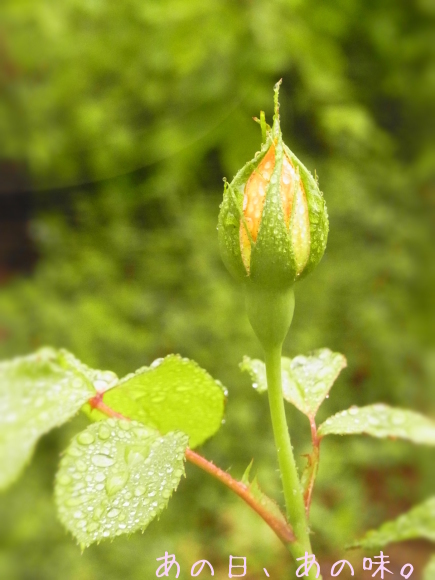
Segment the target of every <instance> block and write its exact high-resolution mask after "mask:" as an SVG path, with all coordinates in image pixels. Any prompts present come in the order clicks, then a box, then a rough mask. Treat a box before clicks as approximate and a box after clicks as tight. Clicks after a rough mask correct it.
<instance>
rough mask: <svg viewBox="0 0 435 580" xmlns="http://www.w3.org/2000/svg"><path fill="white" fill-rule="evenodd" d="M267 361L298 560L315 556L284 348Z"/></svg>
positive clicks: (275, 430) (269, 352)
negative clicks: (288, 403)
mask: <svg viewBox="0 0 435 580" xmlns="http://www.w3.org/2000/svg"><path fill="white" fill-rule="evenodd" d="M265 358H266V374H267V390H268V394H269V406H270V415H271V418H272V428H273V435H274V438H275V445H276V450H277V454H278V463H279V469H280V472H281V480H282V485H283V492H284V499H285V504H286V508H287V516H288V519H289V521H290V522H291V524H292V526H293V530H294V533H295V536H296V542H295V543H294V544H292V546H291V547H290V549H291V551H292V554H293V557H294V558H295V559H296V558H300V557H303V556H304V554H305V552H308V553H309V554H312V551H311V543H310V538H309V532H308V523H307V519H306V512H305V504H304V498H303V492H302V488H301V484H300V481H299V475H298V472H297V467H296V462H295V458H294V455H293V449H292V445H291V441H290V434H289V431H288V427H287V419H286V416H285V408H284V399H283V397H282V384H281V346H274V347H272V348H269V349H267V350H266V351H265ZM311 570H313V568H312V569H311ZM308 577H310V576H308ZM314 577H315V574H314V576H313V578H314Z"/></svg>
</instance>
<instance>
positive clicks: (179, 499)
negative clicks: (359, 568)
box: [0, 0, 435, 580]
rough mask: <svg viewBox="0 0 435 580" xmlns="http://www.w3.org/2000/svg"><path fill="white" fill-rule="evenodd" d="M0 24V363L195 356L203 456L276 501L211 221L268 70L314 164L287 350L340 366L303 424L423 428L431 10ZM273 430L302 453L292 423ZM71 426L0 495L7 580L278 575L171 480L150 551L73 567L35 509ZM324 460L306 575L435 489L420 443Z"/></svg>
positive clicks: (244, 335)
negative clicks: (172, 567)
mask: <svg viewBox="0 0 435 580" xmlns="http://www.w3.org/2000/svg"><path fill="white" fill-rule="evenodd" d="M0 15H1V20H0V22H1V24H0V59H1V61H2V64H3V66H2V67H1V70H0V88H1V92H2V98H1V100H0V132H1V134H2V144H1V146H0V147H1V149H0V157H1V158H2V159H6V160H12V161H14V162H18V163H20V164H21V165H22V167H23V171H26V172H27V174H28V175H29V177H30V179H31V181H32V187H33V191H34V194H33V195H34V200H35V216H34V219H33V220H32V224H31V233H32V236H33V239H34V240H35V243H36V244H37V247H38V251H39V256H40V258H39V261H38V264H37V266H36V268H35V270H34V272H33V273H32V275H31V276H29V277H22V278H16V279H15V280H13V281H11V282H9V283H8V284H7V285H4V286H3V287H2V288H1V291H0V326H1V336H2V342H1V343H0V354H1V356H2V357H8V356H12V355H15V354H24V353H26V352H29V351H32V350H35V349H36V348H37V347H39V346H41V345H44V344H50V345H53V346H55V347H66V348H68V349H69V350H71V351H72V352H74V353H75V354H76V355H77V356H78V357H79V358H80V359H82V360H83V361H84V362H86V363H87V364H89V365H90V366H93V367H96V368H108V369H112V370H114V371H115V372H117V373H118V374H120V375H123V374H125V373H127V372H130V371H132V370H134V369H136V368H138V367H140V366H143V365H148V364H149V363H150V362H151V361H152V360H153V359H155V358H156V357H158V356H165V355H166V354H168V353H171V352H179V353H181V354H182V355H183V356H188V357H189V358H193V359H195V360H197V361H198V363H199V364H200V365H201V366H202V367H204V368H206V369H207V370H208V371H209V372H210V373H211V374H212V375H213V376H214V377H216V378H218V379H220V380H221V381H222V382H223V383H224V384H225V385H227V386H228V388H229V403H228V407H227V422H226V425H225V427H224V428H223V429H222V430H221V431H220V433H219V435H218V436H217V438H216V439H215V440H214V441H212V442H211V443H208V444H207V445H206V446H205V448H204V453H205V454H206V455H207V456H209V457H212V458H214V459H215V460H216V462H217V463H219V464H221V465H222V466H223V467H227V466H229V465H231V466H232V473H233V474H234V475H236V476H239V477H240V476H241V474H242V473H243V470H244V468H245V467H246V465H247V464H248V463H249V461H250V459H251V458H252V457H255V458H256V463H255V464H254V465H257V466H261V469H260V473H259V477H260V483H261V484H262V486H263V487H264V488H265V490H266V491H268V492H269V493H270V494H272V495H275V496H276V497H277V499H278V500H280V499H281V498H280V497H279V494H278V495H276V494H277V484H276V472H275V469H276V465H275V457H274V450H273V445H272V438H271V433H270V428H269V420H268V415H267V413H268V411H267V403H266V401H265V400H264V399H260V398H257V397H256V395H255V393H253V392H252V389H250V388H249V382H248V379H247V378H246V377H244V375H242V374H241V373H240V371H239V369H238V363H239V362H240V361H241V360H242V357H243V355H245V354H248V355H249V356H252V357H259V356H260V355H261V352H260V349H259V346H258V344H257V343H256V341H255V340H254V337H253V335H252V333H251V331H250V329H249V326H248V322H247V319H246V316H245V313H244V308H243V298H242V295H241V293H240V292H239V290H238V289H237V288H236V287H235V285H233V283H232V281H231V280H230V278H229V276H228V275H227V273H226V271H225V270H224V268H223V266H222V264H221V262H220V258H219V256H218V251H217V240H216V231H215V228H216V220H217V212H218V204H219V203H220V200H221V197H222V177H223V176H226V177H228V178H229V179H231V178H232V176H233V175H234V173H235V172H236V170H237V169H238V168H239V167H241V166H242V165H243V164H244V163H245V162H246V161H247V160H248V159H249V158H251V157H252V156H253V154H254V152H255V151H256V150H257V149H258V148H259V145H260V135H259V129H258V127H257V126H256V125H255V123H253V122H252V120H251V117H252V116H254V115H258V113H259V111H260V109H265V110H266V114H267V115H268V116H269V119H270V116H271V112H272V87H273V85H274V83H275V82H276V81H277V80H278V79H279V78H281V77H282V78H283V85H282V91H281V95H280V100H281V115H282V129H283V135H284V139H285V141H286V143H288V145H289V146H290V148H291V149H292V150H293V151H294V152H295V153H296V154H297V155H298V157H299V158H300V159H302V160H303V162H304V164H305V165H307V167H309V168H310V169H311V170H314V169H315V170H316V171H317V174H318V176H319V181H320V186H321V189H322V190H323V192H324V195H325V198H326V201H327V205H328V210H329V215H330V236H329V244H328V248H327V252H326V255H325V257H324V259H323V261H322V263H321V265H320V266H319V268H318V269H317V270H316V272H315V273H314V274H313V275H312V276H310V277H309V278H308V279H307V280H306V281H303V282H301V283H300V284H298V286H297V288H296V301H297V306H296V314H295V319H294V323H293V326H292V331H291V334H290V337H289V339H288V342H287V346H286V352H285V354H287V355H289V356H292V357H293V356H295V355H297V354H299V353H306V352H307V351H309V350H311V349H317V348H320V347H324V346H327V347H329V348H331V349H332V350H334V351H338V352H342V353H344V354H345V355H346V357H347V359H348V369H347V370H346V371H344V372H343V374H342V376H341V377H340V379H339V380H338V382H337V385H336V386H335V387H334V389H333V390H332V392H331V397H330V399H329V400H328V401H327V402H326V403H325V404H324V407H323V408H322V411H321V413H320V419H323V418H325V417H326V416H327V415H328V414H332V413H333V412H336V411H338V410H340V409H342V408H347V407H349V406H350V405H351V404H357V405H360V406H362V405H367V404H371V403H373V402H375V401H382V402H384V403H387V404H390V405H397V406H402V407H409V408H413V409H414V410H416V411H419V412H423V413H425V414H426V415H432V416H433V415H434V413H435V388H434V384H435V350H434V344H433V322H434V301H433V288H434V286H435V267H434V265H433V263H434V252H433V247H434V246H433V244H434V241H435V240H434V231H435V228H434V221H435V172H434V169H433V168H434V166H435V142H434V140H433V134H434V130H435V127H434V123H435V121H434V119H435V98H434V95H435V45H434V43H433V34H434V20H435V9H434V6H433V4H432V3H431V2H430V0H419V1H417V2H413V3H411V2H407V3H397V2H394V1H393V0H386V1H384V2H372V1H367V0H331V1H330V2H328V3H324V2H319V1H316V0H306V1H305V2H301V1H300V0H271V1H267V2H266V1H261V0H251V1H247V0H238V1H237V2H235V1H233V0H220V1H218V2H203V1H200V0H159V1H157V0H124V1H123V2H107V1H106V2H105V1H104V0H89V1H88V2H84V1H83V0H63V1H62V2H54V1H53V0H38V2H35V1H34V0H2V3H1V7H0ZM289 418H290V422H291V424H292V428H293V431H294V435H293V437H294V440H295V444H296V445H297V446H298V451H300V453H303V452H305V451H306V450H307V438H306V430H305V428H306V424H305V421H304V418H303V417H299V416H298V414H297V413H296V412H291V411H290V412H289ZM79 424H80V426H82V427H83V426H84V425H85V419H84V418H78V419H76V420H75V421H74V422H73V423H71V424H70V425H69V426H67V427H66V428H64V429H62V430H61V431H60V432H59V433H57V434H53V435H50V436H48V437H47V438H46V439H45V440H44V441H43V442H42V443H41V444H40V446H39V451H38V454H37V457H36V458H35V461H34V463H33V465H32V467H30V468H29V469H28V470H27V472H26V474H25V476H24V477H23V479H22V480H21V482H20V483H19V485H18V486H17V487H16V488H15V489H14V490H12V491H11V492H10V493H9V495H7V496H6V495H5V496H2V497H1V498H0V520H1V521H2V527H1V530H0V538H1V542H2V545H3V549H2V551H1V552H0V571H1V575H2V576H4V577H7V578H8V579H9V580H15V579H19V580H21V579H24V578H27V577H28V576H29V575H31V577H32V578H44V580H47V579H48V580H51V579H53V580H54V579H56V580H57V578H59V577H60V576H62V577H63V578H65V580H69V579H73V578H74V580H77V579H78V578H80V579H87V578H92V579H99V578H105V579H111V578H119V577H121V576H122V577H123V578H126V579H128V578H135V577H139V575H140V576H141V577H148V576H150V575H151V576H153V575H154V573H155V569H156V567H157V566H156V562H155V558H157V557H159V556H162V555H163V553H164V551H165V550H168V551H169V552H171V551H175V553H176V554H177V556H178V559H179V561H180V563H181V564H184V574H185V576H184V577H186V578H187V577H189V572H190V566H191V565H192V563H193V562H194V561H196V560H198V559H200V558H208V559H210V560H211V561H212V562H214V563H215V564H216V568H218V569H220V570H221V572H222V574H225V575H226V574H227V558H228V554H230V553H232V554H236V553H238V554H241V555H246V556H247V557H248V565H250V567H251V568H250V569H251V571H252V572H253V573H258V577H262V575H263V572H262V568H263V567H266V568H267V569H268V570H269V573H271V575H272V574H273V571H275V572H276V574H278V575H279V571H280V570H282V569H283V566H285V565H288V561H287V556H286V554H285V553H283V550H282V548H281V546H280V545H279V544H278V542H277V541H275V540H274V539H273V538H272V537H271V536H270V535H269V532H268V530H265V528H264V525H263V523H262V522H261V521H257V519H256V516H255V515H251V514H249V513H247V509H246V508H245V506H244V505H241V504H240V503H239V502H238V500H237V499H233V498H232V497H230V496H229V493H227V491H226V490H223V489H221V488H220V487H219V485H218V484H216V483H214V482H210V481H209V480H208V479H207V478H206V476H203V475H202V474H201V473H198V472H197V471H196V470H195V468H193V467H189V466H188V467H187V475H188V480H187V481H186V482H184V483H182V484H181V486H180V491H179V493H178V494H177V495H176V496H175V497H174V499H173V501H172V502H171V506H170V509H169V510H168V511H167V512H165V514H164V515H163V517H162V520H161V521H160V523H154V524H152V526H151V527H150V528H149V530H147V532H146V535H145V536H143V537H142V536H140V535H138V534H136V535H134V536H133V537H132V538H131V540H127V539H119V540H117V541H116V542H115V543H113V544H109V545H106V544H102V545H101V546H100V547H92V548H91V549H89V550H88V551H87V552H85V554H84V556H82V557H81V558H80V557H79V555H78V552H77V548H76V546H75V545H74V543H73V542H72V540H71V539H70V538H69V537H67V536H66V535H65V534H64V532H63V530H62V528H61V526H60V524H58V523H57V521H56V519H55V512H54V505H53V502H52V488H53V477H54V472H55V468H56V464H57V462H58V453H59V452H60V451H61V450H62V449H63V448H65V446H66V444H67V441H68V440H69V439H70V437H71V436H72V434H73V433H74V432H75V431H76V429H77V428H78V427H79ZM266 431H267V433H268V435H269V437H266V436H265V432H266ZM322 452H323V457H322V461H323V464H321V468H320V473H319V485H318V489H317V501H316V503H315V504H314V506H313V510H312V515H313V527H314V530H315V532H316V535H315V537H314V549H315V551H316V554H317V555H318V557H319V559H320V560H322V558H323V559H325V561H329V560H332V559H333V558H334V557H335V556H337V558H336V559H338V556H339V555H341V554H342V553H343V546H344V544H346V543H349V542H350V541H352V540H353V538H354V537H355V536H356V535H358V534H361V533H362V531H363V530H364V529H366V528H367V527H368V526H376V525H378V524H379V523H380V522H381V521H382V519H383V518H387V517H389V518H390V519H391V518H392V517H395V516H396V515H398V513H399V512H400V511H405V510H406V509H407V508H409V507H410V505H411V504H413V503H417V501H420V500H423V499H424V498H425V497H427V496H428V495H429V493H431V492H433V463H434V462H433V451H431V450H430V449H417V448H414V447H411V446H410V445H409V444H407V443H398V442H396V443H393V442H382V443H378V442H377V441H376V442H374V441H368V440H366V439H363V438H355V439H349V440H346V441H343V440H341V439H340V440H335V439H334V440H331V441H329V442H325V444H324V448H323V449H322ZM301 464H303V460H302V459H301ZM325 522H326V525H325ZM322 530H323V531H322ZM415 557H416V558H417V556H415ZM414 563H415V562H414ZM276 574H275V575H276Z"/></svg>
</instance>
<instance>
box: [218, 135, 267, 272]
mask: <svg viewBox="0 0 435 580" xmlns="http://www.w3.org/2000/svg"><path fill="white" fill-rule="evenodd" d="M271 145H272V135H271V133H268V134H267V138H266V141H265V143H264V144H263V146H262V147H261V150H260V151H259V152H257V153H256V154H255V156H254V158H253V159H251V161H248V163H246V164H245V165H244V166H243V167H242V169H240V170H239V171H238V172H237V174H236V176H235V177H234V179H233V180H232V182H231V183H228V182H225V186H224V198H223V201H222V203H221V205H220V211H219V218H218V240H219V249H220V253H221V257H222V261H223V263H224V264H225V266H226V267H227V269H228V271H229V272H230V274H231V275H232V276H233V277H234V278H235V279H236V280H239V281H244V280H246V278H247V277H248V273H247V272H246V268H245V265H244V264H243V260H242V253H241V249H240V221H241V220H242V219H243V194H244V191H245V185H246V182H247V181H248V179H249V177H250V176H251V175H252V173H253V172H254V171H255V169H256V168H257V167H258V165H259V164H260V163H261V161H262V160H263V158H264V157H265V155H266V153H267V152H268V150H269V148H270V146H271Z"/></svg>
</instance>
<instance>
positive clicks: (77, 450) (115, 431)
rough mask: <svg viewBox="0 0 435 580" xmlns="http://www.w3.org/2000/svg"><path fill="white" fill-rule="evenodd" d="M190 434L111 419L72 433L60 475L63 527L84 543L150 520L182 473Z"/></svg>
mask: <svg viewBox="0 0 435 580" xmlns="http://www.w3.org/2000/svg"><path fill="white" fill-rule="evenodd" d="M187 439H188V438H187V436H186V435H185V434H183V433H167V434H166V435H163V436H162V435H160V434H159V433H158V432H157V431H155V430H154V429H151V428H149V427H145V426H144V425H142V423H138V422H136V421H126V420H119V419H108V420H106V421H104V422H101V423H94V424H93V425H90V426H89V427H88V428H87V429H86V430H85V431H83V432H82V433H79V434H78V435H76V437H74V439H73V440H72V442H71V444H70V446H69V447H68V449H67V450H66V452H65V455H64V457H63V458H62V460H61V462H60V467H59V471H58V473H57V475H56V484H55V499H56V505H57V510H58V515H59V518H60V520H61V522H62V523H63V524H64V526H65V527H66V528H67V529H68V530H69V531H70V532H71V533H72V534H73V536H74V537H75V538H76V539H77V541H78V542H79V544H80V545H81V546H82V547H87V546H89V545H90V544H92V543H93V542H97V541H99V540H102V539H104V538H113V537H115V536H119V535H120V534H127V533H131V532H134V531H136V530H138V529H141V530H144V529H145V528H146V527H147V525H148V524H149V523H150V522H151V521H152V520H153V519H154V518H155V517H156V516H158V515H159V514H160V513H161V511H162V510H163V509H164V508H165V507H166V505H167V503H168V500H169V498H170V497H171V495H172V492H173V491H174V490H175V489H176V488H177V486H178V483H179V481H180V478H181V476H182V475H183V474H184V454H185V451H186V447H187Z"/></svg>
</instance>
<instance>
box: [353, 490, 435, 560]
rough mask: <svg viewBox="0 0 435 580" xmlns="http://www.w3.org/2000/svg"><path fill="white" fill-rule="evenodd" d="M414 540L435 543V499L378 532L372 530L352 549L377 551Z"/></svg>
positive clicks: (430, 499)
mask: <svg viewBox="0 0 435 580" xmlns="http://www.w3.org/2000/svg"><path fill="white" fill-rule="evenodd" d="M414 538H424V539H426V540H431V541H432V542H435V497H431V498H429V499H428V500H427V501H425V502H423V503H422V504H420V505H418V506H416V507H414V508H412V509H411V510H410V511H409V512H408V513H406V514H403V515H401V516H399V517H398V518H397V519H396V520H392V521H390V522H386V523H385V524H382V526H381V527H380V528H379V529H377V530H371V531H370V532H368V533H367V534H366V535H365V536H364V537H363V538H362V539H361V540H358V541H357V542H355V543H354V544H352V546H351V547H353V548H357V547H361V548H367V549H377V548H382V546H386V545H387V544H391V543H392V542H402V541H404V540H411V539H414Z"/></svg>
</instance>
